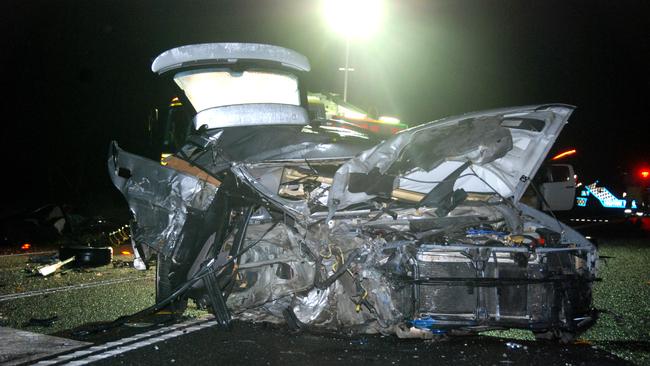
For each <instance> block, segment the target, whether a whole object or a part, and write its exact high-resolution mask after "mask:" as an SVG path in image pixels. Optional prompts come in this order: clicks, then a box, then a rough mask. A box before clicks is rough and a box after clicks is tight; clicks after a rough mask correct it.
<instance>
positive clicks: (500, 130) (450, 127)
mask: <svg viewBox="0 0 650 366" xmlns="http://www.w3.org/2000/svg"><path fill="white" fill-rule="evenodd" d="M420 146H421V147H425V146H426V149H425V148H421V149H416V148H413V147H420ZM510 149H512V136H511V134H510V131H509V130H508V129H507V128H505V127H501V126H500V120H499V119H497V118H489V117H487V118H477V119H467V118H461V117H457V118H453V119H451V120H449V121H446V120H443V121H436V122H431V123H427V124H425V125H423V126H420V127H417V128H413V129H409V130H406V131H404V132H402V133H400V134H398V135H397V136H395V137H393V138H391V139H390V140H388V141H386V142H384V143H382V144H380V145H377V146H375V147H374V148H372V149H369V150H366V151H364V152H362V153H361V154H359V155H358V156H357V157H355V158H354V159H351V160H349V161H348V162H346V163H345V164H343V165H342V166H341V167H340V168H339V169H338V170H337V171H336V174H335V175H334V182H333V184H332V189H331V194H330V196H329V201H328V206H329V207H330V212H334V211H335V210H336V209H339V208H345V207H347V206H349V205H352V204H354V203H359V202H364V201H367V200H369V199H372V198H374V196H373V195H368V194H366V193H364V192H358V193H352V192H350V191H348V189H347V187H348V182H349V176H350V174H351V173H365V174H367V173H369V172H370V171H371V170H373V169H379V172H380V173H382V174H384V173H387V172H389V171H393V170H396V168H395V165H396V164H397V163H398V160H401V159H403V160H404V162H403V164H404V165H405V166H404V167H400V168H401V169H403V170H405V171H408V170H411V169H414V168H421V169H425V170H432V169H434V168H436V167H437V166H439V165H440V164H441V163H443V162H444V161H445V160H450V161H460V162H465V161H470V162H472V163H474V164H485V163H488V162H491V161H494V160H496V159H498V158H500V157H503V156H504V155H505V154H506V153H507V152H508V151H510ZM418 150H422V151H423V152H424V153H420V152H419V151H418ZM405 155H406V156H405ZM425 164H426V166H425ZM443 178H444V177H443Z"/></svg>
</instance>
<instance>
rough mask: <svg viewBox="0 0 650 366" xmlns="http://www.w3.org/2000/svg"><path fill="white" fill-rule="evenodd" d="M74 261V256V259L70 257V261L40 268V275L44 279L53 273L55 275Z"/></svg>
mask: <svg viewBox="0 0 650 366" xmlns="http://www.w3.org/2000/svg"><path fill="white" fill-rule="evenodd" d="M74 260H75V257H74V256H73V257H70V258H68V259H66V260H64V261H58V262H56V263H54V264H50V265H47V266H43V267H39V268H38V273H39V274H40V275H41V276H43V277H45V276H49V275H51V274H52V273H54V272H56V271H58V270H59V269H61V267H63V266H65V265H66V264H68V263H71V262H73V261H74Z"/></svg>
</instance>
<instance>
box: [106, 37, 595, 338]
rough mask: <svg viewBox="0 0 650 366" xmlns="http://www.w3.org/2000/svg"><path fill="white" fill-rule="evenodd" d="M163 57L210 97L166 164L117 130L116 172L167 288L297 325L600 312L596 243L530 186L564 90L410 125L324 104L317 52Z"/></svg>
mask: <svg viewBox="0 0 650 366" xmlns="http://www.w3.org/2000/svg"><path fill="white" fill-rule="evenodd" d="M152 69H153V71H154V72H157V73H160V74H161V75H162V76H163V77H169V78H171V79H173V81H174V84H175V85H176V86H177V88H178V93H179V95H180V98H181V100H182V102H183V104H184V105H188V106H191V108H193V111H192V113H193V116H194V117H193V122H194V129H193V132H192V133H191V134H190V136H189V137H188V139H187V141H186V143H185V145H184V146H183V147H182V148H181V149H180V151H178V152H177V153H175V154H174V155H172V156H170V157H168V158H167V159H166V161H165V165H164V166H163V165H161V164H160V163H158V162H155V161H152V160H149V159H146V158H143V157H140V156H138V155H134V154H131V153H129V152H126V151H124V150H122V149H120V148H119V146H118V145H117V143H115V142H114V143H112V145H111V147H110V150H109V158H108V166H109V173H110V175H111V178H112V180H113V183H114V184H115V186H116V187H117V188H118V189H119V190H120V191H121V192H122V194H123V195H124V197H125V198H126V200H127V201H128V203H129V206H130V208H131V211H132V214H133V216H134V224H133V225H132V233H133V238H134V241H135V243H136V246H137V247H138V248H139V250H140V251H141V252H144V254H143V255H145V256H149V257H150V256H152V255H157V257H158V259H157V266H158V268H157V273H158V274H157V281H156V282H157V299H158V300H159V301H160V302H161V303H164V304H167V305H168V306H169V307H170V308H173V309H175V310H176V311H182V310H184V308H185V305H186V302H187V299H188V298H191V299H193V300H194V301H195V302H196V303H197V304H198V305H199V306H201V307H205V308H208V309H210V310H211V311H212V312H213V313H214V314H215V317H216V318H217V319H218V320H219V322H220V323H221V324H222V325H224V326H226V325H227V324H228V322H229V321H230V320H231V319H232V318H233V317H236V318H239V319H250V320H255V321H269V322H286V323H288V324H289V326H290V327H293V328H303V329H304V328H306V329H316V328H321V329H326V330H332V331H341V332H349V333H382V334H396V335H397V336H399V337H405V338H410V337H420V338H431V337H433V336H435V335H436V334H454V333H463V334H464V333H472V332H478V331H483V330H488V329H503V328H522V329H530V330H532V331H533V332H535V333H536V334H537V335H538V336H540V337H551V338H563V339H568V338H570V337H572V336H575V335H576V334H578V333H580V332H582V331H583V330H585V329H587V328H588V327H589V326H590V325H591V324H592V323H593V322H594V321H595V318H596V314H595V312H594V311H593V309H592V308H591V288H592V283H593V282H594V281H595V280H596V279H597V278H596V262H597V259H598V255H597V251H596V248H595V247H594V245H592V243H590V242H589V241H588V240H586V239H585V238H584V237H583V236H582V235H580V234H579V233H577V232H576V231H574V230H573V229H571V228H570V227H568V226H566V225H564V224H562V223H561V222H559V221H558V220H556V219H555V218H553V217H551V216H548V215H547V214H545V213H543V212H540V211H538V210H535V209H533V208H531V207H529V206H526V205H525V204H523V203H521V202H520V198H521V197H522V195H523V193H524V191H525V190H526V189H527V187H528V185H529V184H530V180H531V178H532V177H533V176H534V175H535V172H536V171H537V169H538V168H539V167H540V165H541V164H542V162H543V160H544V159H545V158H546V155H547V153H548V152H549V150H550V148H551V146H552V144H553V143H554V141H555V139H556V138H557V136H558V134H559V133H560V131H561V130H562V127H563V126H564V124H566V123H567V120H568V118H569V116H570V115H571V113H572V111H573V109H574V108H573V107H571V106H568V105H561V104H549V105H534V106H525V107H514V108H505V109H497V110H490V111H485V112H477V113H470V114H465V115H461V116H456V117H449V118H445V119H442V120H438V121H433V122H430V123H425V124H422V125H420V126H417V127H414V128H410V129H407V130H404V131H401V132H399V133H398V134H396V135H393V136H392V137H389V138H386V137H382V136H374V135H372V134H369V133H367V131H357V130H354V129H349V128H345V129H343V128H333V127H331V126H327V124H325V123H320V122H319V121H318V120H310V118H309V115H308V113H307V112H306V109H305V108H304V106H305V105H306V97H305V96H306V92H305V91H304V90H302V89H301V88H300V78H299V76H300V74H301V73H302V72H306V71H308V70H309V63H308V61H307V59H306V58H305V57H304V56H302V55H299V54H298V53H296V52H294V51H291V50H288V49H284V48H281V47H276V46H269V45H254V44H237V43H229V44H202V45H191V46H184V47H179V48H176V49H173V50H170V51H167V52H165V53H163V54H162V55H161V56H159V57H158V58H157V59H156V60H155V61H154V63H153V66H152Z"/></svg>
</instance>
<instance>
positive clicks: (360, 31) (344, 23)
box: [323, 0, 384, 38]
mask: <svg viewBox="0 0 650 366" xmlns="http://www.w3.org/2000/svg"><path fill="white" fill-rule="evenodd" d="M323 12H324V15H325V19H326V20H327V22H328V23H329V25H330V27H331V28H332V29H333V30H334V31H335V32H337V33H339V34H341V35H342V36H344V37H346V38H367V37H369V36H371V35H372V34H373V33H375V32H376V31H377V30H378V29H379V26H380V24H381V22H382V18H383V15H384V4H383V1H382V0H323Z"/></svg>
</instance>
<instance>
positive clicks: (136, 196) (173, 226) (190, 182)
mask: <svg viewBox="0 0 650 366" xmlns="http://www.w3.org/2000/svg"><path fill="white" fill-rule="evenodd" d="M108 170H109V175H110V177H111V180H112V181H113V184H114V185H115V187H117V189H118V190H119V191H120V192H122V194H123V195H124V197H125V198H126V200H127V202H128V204H129V207H130V208H131V212H132V214H133V216H134V219H135V221H136V223H137V225H136V229H135V232H134V233H133V235H134V239H135V240H136V241H137V242H138V243H139V244H143V245H146V246H148V247H151V248H152V249H154V250H156V251H158V252H160V253H162V254H163V255H169V254H171V253H172V252H173V251H174V248H175V247H176V245H177V244H178V243H179V242H180V241H181V240H182V234H183V233H182V229H183V225H184V224H185V220H186V217H187V209H188V208H193V209H196V210H200V211H205V210H206V209H207V208H208V207H209V206H210V204H211V203H212V199H213V198H214V196H215V194H216V192H217V187H215V186H214V185H212V184H209V183H207V182H204V181H202V180H200V179H198V178H196V177H194V176H191V175H187V174H184V173H181V172H179V171H176V170H174V169H170V168H167V167H164V166H162V165H160V164H159V163H158V162H155V161H152V160H149V159H146V158H143V157H140V156H137V155H134V154H130V153H128V152H126V151H124V150H122V149H120V148H119V147H118V145H117V143H116V142H113V143H112V144H111V148H110V150H109V156H108Z"/></svg>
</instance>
